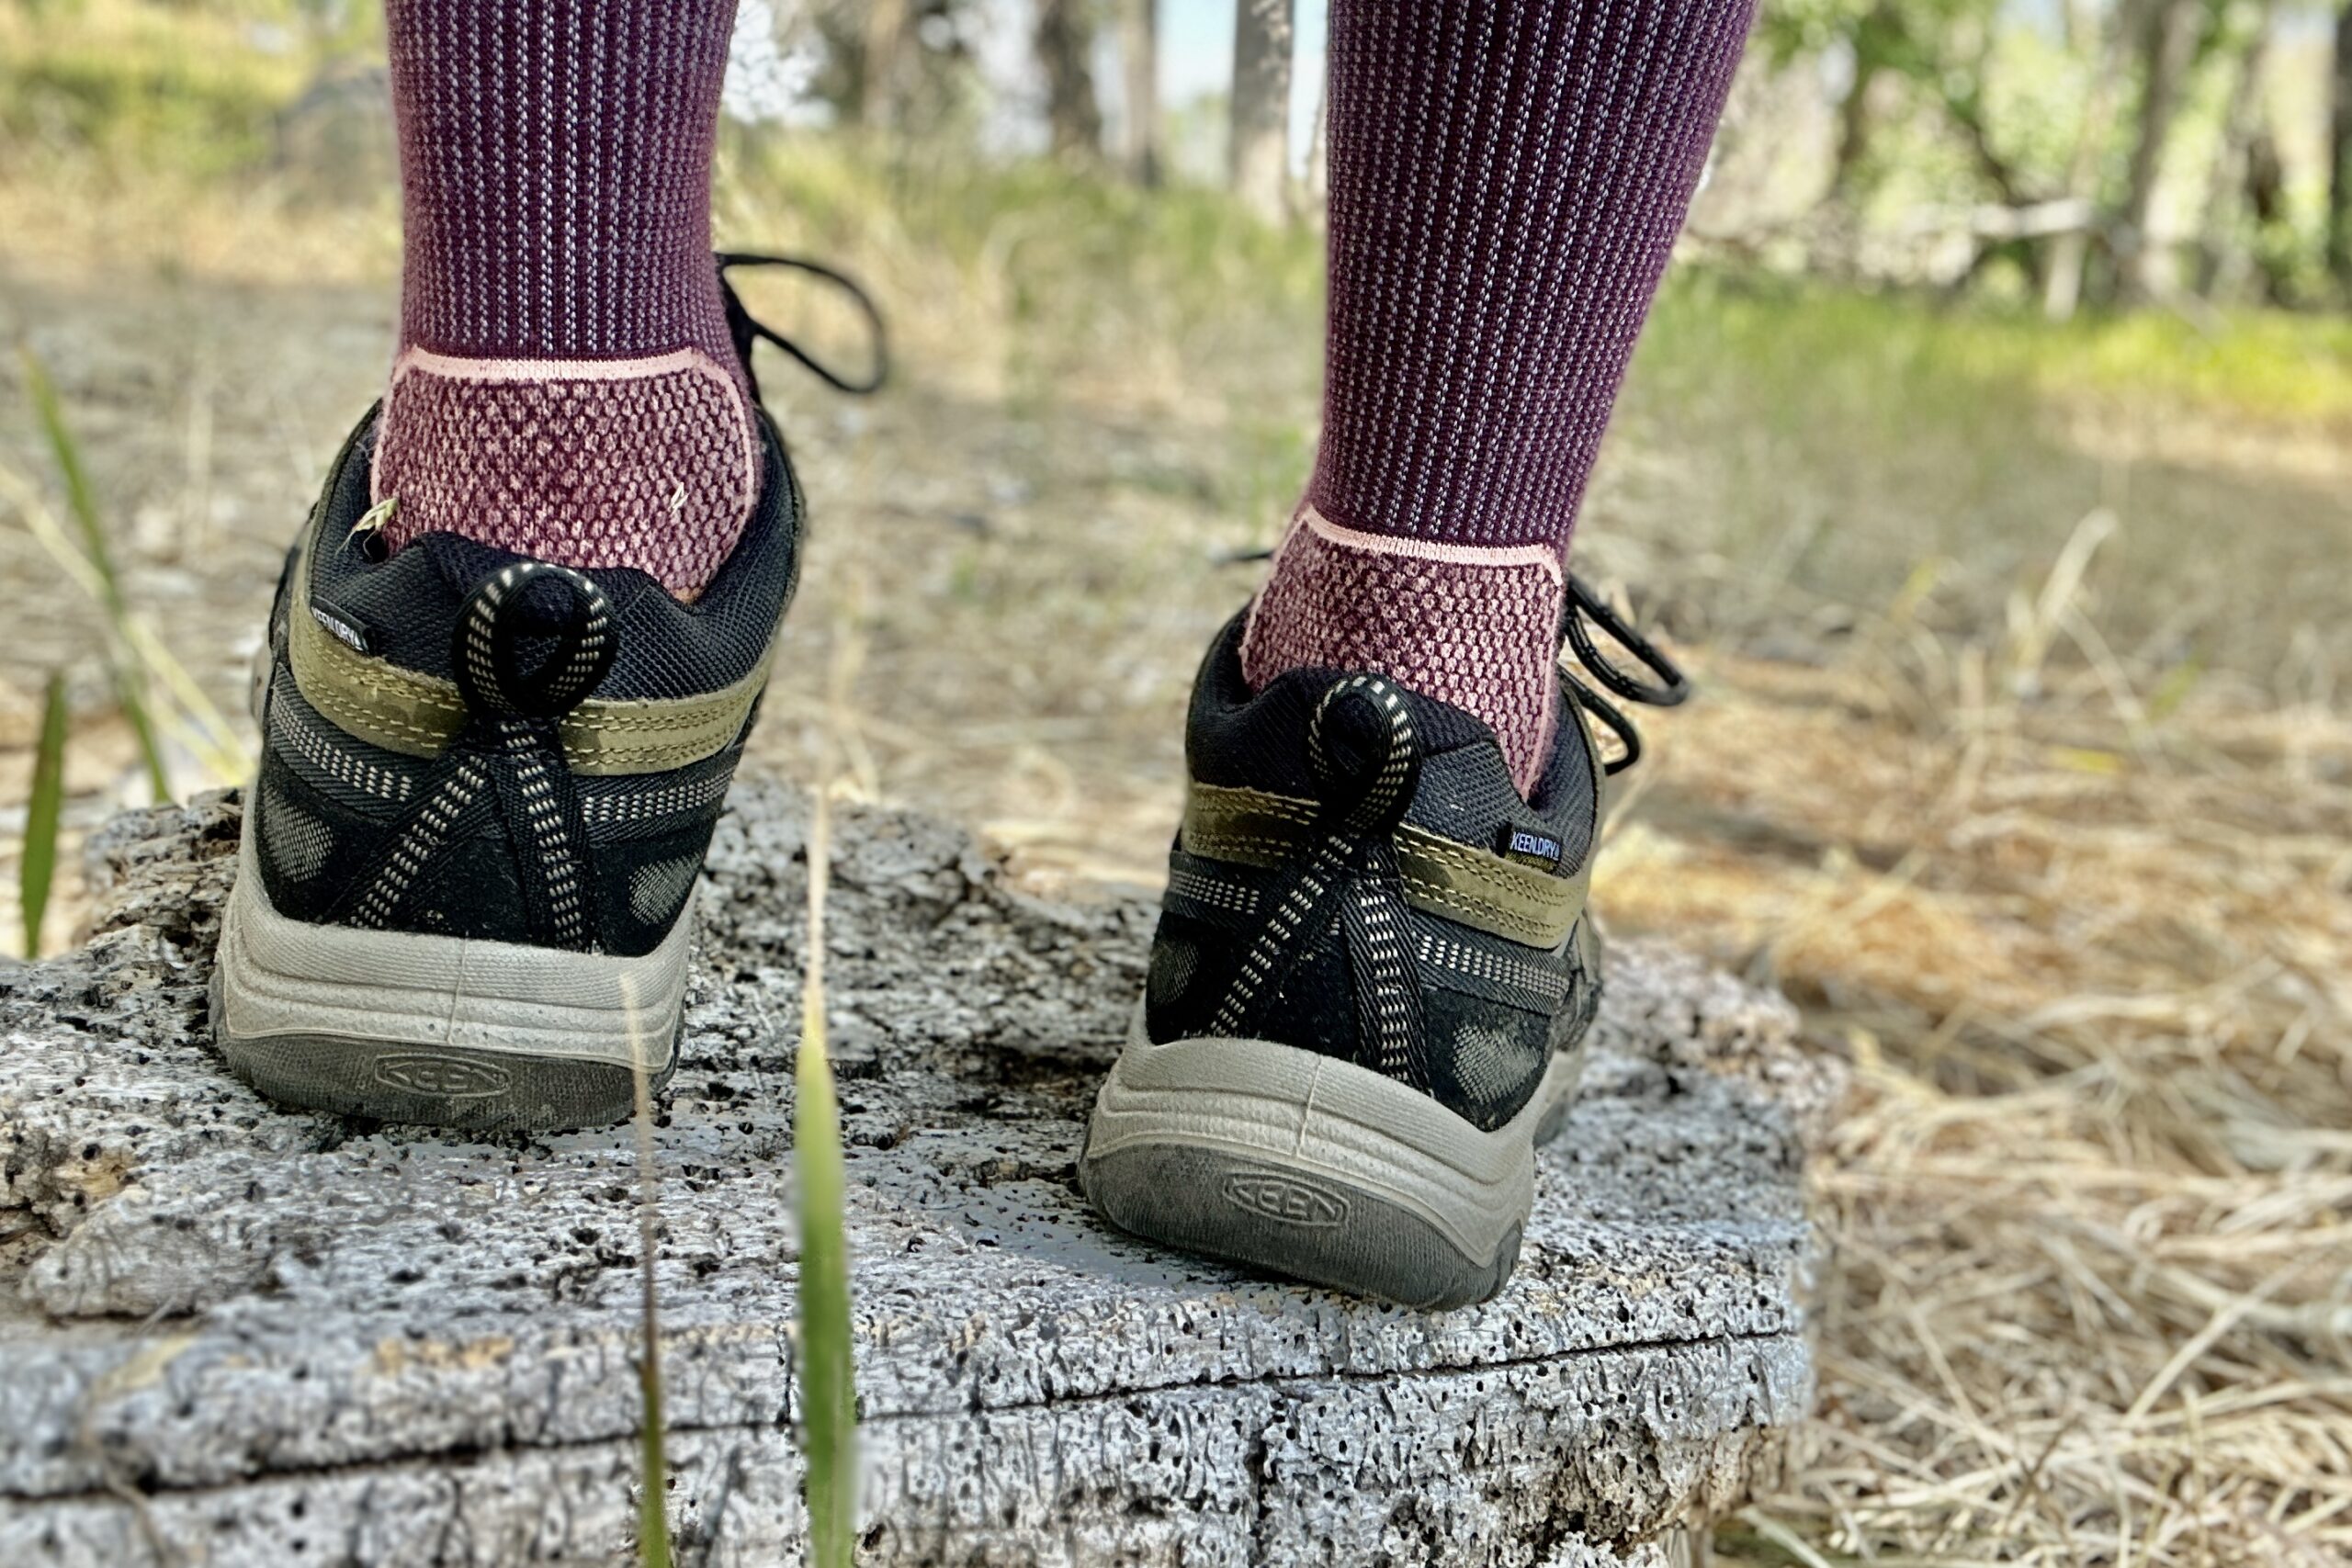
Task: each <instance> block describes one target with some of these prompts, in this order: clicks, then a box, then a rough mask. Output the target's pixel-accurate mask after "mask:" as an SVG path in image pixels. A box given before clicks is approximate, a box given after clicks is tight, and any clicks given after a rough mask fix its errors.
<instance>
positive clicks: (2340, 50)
mask: <svg viewBox="0 0 2352 1568" xmlns="http://www.w3.org/2000/svg"><path fill="white" fill-rule="evenodd" d="M2327 152H2328V158H2327V176H2328V177H2327V270H2328V276H2331V277H2333V278H2335V281H2336V283H2337V285H2338V286H2339V287H2342V288H2352V5H2347V6H2346V7H2345V8H2344V9H2343V10H2342V11H2340V12H2338V13H2337V14H2336V17H2335V70H2334V71H2333V72H2332V73H2331V74H2330V77H2329V96H2328V112H2327Z"/></svg>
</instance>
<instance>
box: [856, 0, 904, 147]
mask: <svg viewBox="0 0 2352 1568" xmlns="http://www.w3.org/2000/svg"><path fill="white" fill-rule="evenodd" d="M913 41H914V28H912V27H911V26H910V17H908V15H907V0H866V6H865V49H864V50H863V51H861V52H860V58H861V60H862V61H863V62H864V69H863V70H861V71H860V72H859V73H858V93H857V118H858V123H859V124H861V125H864V126H865V127H866V128H867V129H869V130H879V129H881V128H882V127H884V126H888V125H891V124H894V123H896V121H897V120H898V118H899V99H900V98H901V96H903V95H904V93H905V90H906V76H907V64H908V61H907V55H908V53H909V46H910V45H911V44H912V43H913Z"/></svg>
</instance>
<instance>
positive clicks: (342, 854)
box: [212, 258, 881, 1131]
mask: <svg viewBox="0 0 2352 1568" xmlns="http://www.w3.org/2000/svg"><path fill="white" fill-rule="evenodd" d="M722 260H723V261H724V262H726V263H728V264H730V265H731V264H737V263H741V262H744V261H752V262H761V261H769V260H771V258H722ZM782 265H806V264H799V263H795V262H791V261H789V260H786V261H784V262H783V263H782ZM809 270H815V271H820V272H821V270H822V269H817V268H813V267H812V268H810V269H809ZM824 276H831V277H835V278H836V280H837V281H841V282H843V283H844V284H846V280H842V279H838V277H837V275H832V274H825V275H824ZM847 287H849V288H851V291H852V293H853V294H855V293H856V290H855V288H854V285H848V286H847ZM727 298H728V302H729V317H730V321H733V323H734V325H735V337H736V342H737V347H738V350H739V352H740V353H741V354H743V355H745V358H746V364H747V366H748V363H749V355H750V349H751V338H752V335H753V334H754V333H756V334H759V335H770V336H772V335H773V334H769V333H766V330H765V329H764V328H762V327H759V326H758V325H757V323H755V322H752V321H750V318H749V317H748V316H747V315H745V314H744V313H743V312H742V310H741V306H740V304H739V303H737V302H736V301H735V299H734V296H733V293H732V290H731V289H730V290H729V291H728V295H727ZM857 298H858V299H859V302H860V303H861V304H863V303H864V299H863V296H862V295H859V296H857ZM866 309H867V310H868V313H869V316H870V314H871V307H870V306H867V307H866ZM787 346H789V345H787ZM879 350H880V340H879V336H878V331H877V336H876V375H875V378H874V379H873V380H872V381H871V382H869V383H867V384H866V386H865V387H863V388H860V387H854V386H850V385H849V384H848V383H845V382H843V381H842V380H841V379H840V378H836V377H833V376H831V374H830V373H829V372H824V371H822V369H821V367H820V374H825V375H826V377H827V379H829V380H831V381H832V382H833V384H834V385H836V386H841V387H842V388H843V389H847V390H852V391H856V390H870V389H871V388H872V386H873V385H876V384H878V382H879V379H880V374H881V371H880V354H879ZM794 352H795V353H796V354H797V350H795V351H794ZM803 357H804V358H805V356H803ZM754 386H756V383H754ZM753 412H754V414H755V418H756V422H757V423H758V426H759V430H760V440H761V445H762V448H763V466H762V481H761V487H760V495H759V500H758V502H756V504H755V505H754V506H753V508H752V516H751V519H750V521H749V523H748V524H747V525H745V527H744V529H743V533H742V536H741V538H740V540H739V541H738V542H737V544H736V547H735V549H734V553H733V554H732V555H731V556H730V557H729V559H728V561H727V563H726V564H725V565H724V566H723V567H721V568H720V569H719V571H718V575H717V576H716V577H715V578H713V579H712V581H711V582H710V584H709V586H708V587H707V589H706V590H705V591H704V592H703V593H702V595H701V596H700V597H699V598H698V599H697V600H696V601H695V603H694V604H681V603H679V602H678V601H677V600H676V599H674V598H673V597H672V596H671V595H670V594H669V593H668V592H666V591H665V590H664V589H663V588H662V585H661V584H660V583H659V582H657V581H654V580H653V579H652V578H651V577H650V576H648V575H646V574H645V573H643V572H641V571H638V570H635V569H633V568H616V569H610V570H574V569H572V568H570V567H564V566H557V565H552V564H550V563H548V562H545V561H538V560H532V559H528V558H524V557H521V556H517V555H515V554H513V553H511V552H509V551H506V550H502V549H497V548H494V547H490V546H487V545H483V544H480V543H478V542H476V541H474V540H471V539H466V538H461V537H458V536H455V535H450V534H428V535H425V536H423V537H421V538H418V539H416V540H414V541H413V542H412V543H411V544H410V545H408V546H407V547H405V548H404V549H402V550H401V551H400V552H399V553H398V554H397V555H394V556H392V557H391V558H390V559H386V558H384V552H383V550H382V548H381V546H380V543H379V541H378V540H377V539H376V537H375V536H374V532H373V525H374V519H373V518H371V516H370V514H369V506H368V460H369V456H370V453H371V451H372V449H373V445H374V441H375V434H376V420H377V415H376V413H374V412H370V414H369V415H368V417H367V418H366V419H364V420H362V421H361V423H360V424H359V427H358V429H357V430H356V431H355V432H354V433H353V434H352V436H351V438H350V440H349V441H348V442H347V443H346V444H345V446H344V449H343V452H342V455H341V456H340V457H337V458H336V460H335V464H334V470H333V472H332V473H331V475H330V477H329V479H328V480H327V486H326V492H325V494H324V496H323V497H322V499H321V501H320V502H319V504H318V506H317V507H316V509H315V510H314V511H313V512H312V513H311V520H310V524H309V525H308V526H307V527H306V528H305V529H304V530H303V533H302V535H301V536H300V538H299V539H298V540H297V542H296V544H295V546H294V548H293V550H292V551H291V552H290V554H289V556H288V561H287V566H286V571H285V575H284V577H283V578H282V579H281V580H280V581H279V583H278V589H277V604H276V606H275V607H274V608H273V610H272V611H271V614H270V622H269V639H268V646H267V647H266V649H264V650H263V661H264V662H263V667H262V668H261V669H259V670H258V671H256V680H255V693H254V705H255V712H254V716H255V719H256V721H257V722H258V723H259V725H260V727H261V731H262V760H261V766H260V770H259V772H258V773H257V774H256V775H255V778H254V784H253V786H252V788H251V789H250V791H249V792H248V794H247V797H246V815H245V832H244V837H243V844H242V845H241V847H240V852H239V863H238V876H237V883H236V886H235V889H234V891H233V892H232V895H231V897H230V900H229V905H228V908H227V910H226V911H225V913H224V916H223V919H222V922H221V931H220V959H219V963H218V964H217V965H216V967H215V970H214V975H213V982H212V1021H213V1031H214V1036H215V1039H216V1040H217V1041H218V1043H219V1044H220V1050H221V1052H222V1054H223V1055H225V1056H226V1057H227V1058H228V1060H229V1064H230V1066H232V1068H234V1069H235V1070H236V1072H237V1073H238V1074H239V1075H240V1076H241V1077H244V1078H245V1079H246V1080H247V1081H249V1082H250V1083H252V1084H253V1085H254V1088H255V1089H259V1090H261V1091H262V1092H263V1093H264V1094H266V1095H268V1096H269V1097H270V1098H272V1099H274V1100H283V1101H286V1102H288V1103H291V1104H295V1105H301V1106H308V1107H313V1108H317V1109H321V1110H327V1111H342V1112H345V1113H351V1114H357V1115H365V1116H369V1117H374V1118H378V1119H380V1120H384V1121H391V1122H431V1123H435V1124H438V1125H441V1126H447V1127H456V1128H464V1129H468V1130H474V1131H492V1130H499V1129H508V1128H534V1129H543V1128H555V1127H574V1126H591V1125H597V1124H602V1123H605V1122H615V1121H617V1120H620V1119H621V1118H623V1117H625V1116H627V1115H628V1113H629V1111H630V1107H631V1104H632V1101H633V1099H634V1091H635V1082H634V1077H635V1072H636V1070H637V1065H638V1064H639V1063H640V1062H641V1063H642V1067H643V1070H644V1071H645V1073H646V1074H647V1075H648V1076H649V1077H650V1078H651V1079H652V1080H653V1082H654V1083H655V1084H656V1085H658V1084H659V1083H660V1082H661V1081H662V1080H663V1079H666V1078H667V1077H668V1076H669V1073H670V1071H671V1070H672V1067H673V1065H674V1061H675V1055H676V1041H677V1036H678V1032H679V1027H680V1021H681V1017H682V1014H683V1012H684V1003H685V992H686V979H687V973H688V966H689V958H690V951H689V950H690V948H691V946H692V943H693V938H694V920H693V919H692V918H691V909H692V905H693V899H694V891H695V882H696V879H697V877H698V875H699V874H700V872H701V869H702V861H703V855H704V852H705V851H706V850H707V847H708V845H709V842H710V835H711V829H712V828H713V826H714V825H715V824H716V823H717V821H718V814H719V810H720V808H721V806H722V804H723V803H724V800H725V797H726V794H727V787H728V784H729V780H730V779H731V778H732V777H733V775H734V772H735V765H736V763H737V762H738V761H740V760H741V757H742V754H743V743H744V740H745V739H746V738H747V737H748V735H749V734H750V731H751V726H752V716H753V714H754V712H755V711H756V709H757V708H758V705H759V701H760V695H761V693H762V691H763V688H764V686H765V684H766V682H767V679H768V674H769V667H770V663H771V660H773V658H774V655H775V639H776V636H777V633H778V630H779V623H780V621H781V619H782V616H783V614H784V610H785V606H786V604H788V603H789V602H790V600H791V597H792V591H793V588H794V585H795V582H796V581H797V575H798V563H799V553H800V552H799V547H800V535H801V528H802V498H801V494H800V490H799V486H798V482H797V479H795V478H794V476H793V471H792V467H791V464H790V463H789V462H788V461H787V459H786V456H785V451H784V446H783V444H782V442H781V440H780V439H779V438H778V436H777V434H776V431H775V426H774V425H773V423H770V422H769V421H768V419H767V418H766V416H765V415H764V414H762V413H759V412H758V411H757V410H756V408H755V409H754V411H753Z"/></svg>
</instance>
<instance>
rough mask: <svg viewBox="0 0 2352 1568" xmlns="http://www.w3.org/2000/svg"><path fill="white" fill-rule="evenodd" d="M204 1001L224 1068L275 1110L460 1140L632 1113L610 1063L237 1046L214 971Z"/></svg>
mask: <svg viewBox="0 0 2352 1568" xmlns="http://www.w3.org/2000/svg"><path fill="white" fill-rule="evenodd" d="M211 1003H212V1008H211V1011H212V1032H213V1039H214V1041H215V1043H217V1044H218V1045H219V1046H220V1055H222V1057H223V1058H225V1059H226V1060H227V1062H228V1064H229V1069H230V1071H232V1072H233V1073H235V1074H236V1075H237V1077H240V1078H242V1079H243V1080H244V1082H246V1083H248V1084H250V1085H252V1086H253V1088H254V1091H255V1092H257V1093H259V1094H261V1095H262V1096H264V1097H265V1098H266V1099H269V1100H275V1101H276V1102H277V1103H278V1104H280V1105H288V1106H294V1107H298V1108H300V1109H302V1110H305V1111H331V1112H334V1114H336V1115H340V1116H364V1117H367V1118H368V1119H370V1120H372V1121H377V1122H403V1123H408V1124H412V1125H419V1126H428V1127H446V1128H447V1129H449V1130H451V1131H453V1132H464V1133H510V1132H555V1131H558V1130H560V1129H564V1128H572V1127H609V1126H611V1125H613V1124H614V1123H616V1122H625V1121H627V1120H628V1118H629V1116H630V1115H631V1114H632V1113H633V1111H635V1109H636V1104H637V1085H636V1083H635V1081H634V1079H635V1076H636V1075H635V1073H634V1072H633V1071H632V1069H630V1068H628V1067H625V1066H619V1065H618V1064H616V1063H610V1062H592V1061H582V1060H578V1059H566V1058H563V1057H550V1056H525V1055H514V1054H512V1053H507V1052H499V1051H485V1050H476V1049H471V1048H469V1047H466V1046H460V1045H447V1044H433V1045H429V1046H428V1045H423V1044H417V1043H406V1042H401V1041H390V1040H361V1039H356V1038H354V1037H352V1036H350V1035H344V1034H266V1035H259V1036H255V1037H253V1038H250V1039H241V1038H239V1037H237V1036H236V1035H233V1034H231V1033H230V1032H228V1030H227V1029H226V1028H225V1027H223V1025H222V1022H221V1011H222V1009H221V981H220V971H219V970H217V969H216V970H214V971H213V976H212V985H211ZM676 1042H677V1033H676V1032H675V1031H674V1030H673V1032H672V1033H671V1035H670V1037H669V1038H668V1039H666V1040H665V1041H664V1042H663V1043H662V1062H663V1065H662V1067H661V1068H660V1069H659V1070H658V1071H657V1072H656V1073H655V1074H654V1075H653V1077H652V1080H651V1082H650V1084H649V1085H648V1089H649V1092H653V1093H658V1092H660V1090H661V1089H662V1087H663V1086H664V1085H666V1084H668V1083H669V1081H670V1077H671V1075H672V1074H673V1073H675V1072H676V1071H677V1044H676Z"/></svg>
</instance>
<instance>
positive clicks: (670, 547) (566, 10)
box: [373, 0, 758, 598]
mask: <svg viewBox="0 0 2352 1568" xmlns="http://www.w3.org/2000/svg"><path fill="white" fill-rule="evenodd" d="M385 9H386V18H387V24H388V28H389V33H390V57H391V74H392V102H393V107H394V110H395V114H396V117H397V119H398V122H399V127H400V145H401V194H402V198H403V203H404V213H403V232H404V239H405V251H404V259H403V265H402V273H401V355H400V357H399V358H398V359H397V360H396V361H395V363H394V366H393V373H392V382H391V388H390V392H389V394H388V395H387V397H386V400H385V408H384V416H383V423H382V426H381V429H380V431H379V435H378V439H377V446H376V458H375V468H374V473H373V487H374V491H375V494H376V497H377V499H379V500H383V499H385V498H387V497H390V498H395V499H397V501H398V503H399V504H398V506H397V508H396V510H395V511H394V513H393V515H392V518H391V521H390V524H389V525H388V527H387V536H388V541H389V543H390V544H391V546H392V547H394V548H398V547H400V546H401V545H403V544H405V543H407V542H408V541H409V540H411V539H413V538H414V537H416V536H418V535H420V534H424V533H427V532H431V531H435V530H442V531H447V532H450V533H456V534H463V535H466V536H469V537H471V538H476V539H480V540H482V541H483V542H485V543H488V544H493V545H500V546H503V547H506V548H509V549H514V550H518V551H521V552H523V553H525V554H526V555H532V556H537V557H538V558H542V559H547V560H554V561H560V562H562V563H564V564H566V565H570V566H590V567H609V566H634V567H638V568H639V569H641V570H645V571H646V572H648V573H650V575H652V576H653V577H654V578H656V579H657V580H659V581H661V582H662V585H663V586H664V587H666V588H668V589H669V590H670V591H671V592H673V593H677V594H679V595H681V596H682V597H689V598H690V597H692V596H693V595H695V593H697V592H700V591H701V589H702V588H703V587H704V586H706V585H707V583H708V582H709V581H710V579H711V577H712V575H713V574H714V573H716V571H717V570H718V567H719V565H720V564H721V563H722V562H723V561H725V560H726V558H727V557H728V555H729V553H730V552H731V551H732V549H733V547H734V544H735V541H736V539H737V538H738V537H739V536H741V532H742V529H743V525H744V522H745V520H746V519H747V518H748V517H749V516H750V514H751V509H752V502H753V500H754V499H755V498H756V493H757V485H758V460H757V450H758V448H757V445H756V440H755V437H754V434H753V426H752V416H751V412H750V400H749V398H748V396H747V395H746V392H745V389H744V387H743V384H742V380H741V370H740V367H738V366H737V364H736V361H735V354H734V349H733V346H732V344H731V343H730V342H729V337H728V332H727V317H726V311H725V309H724V307H723V305H722V304H721V303H720V299H719V292H718V276H717V274H716V273H715V272H714V270H713V267H712V263H711V256H710V163H711V150H712V143H713V141H714V140H715V138H716V134H717V129H718V92H719V85H720V83H721V81H722V79H723V77H724V75H725V73H726V65H727V44H728V39H729V34H730V33H731V31H732V29H733V26H734V14H735V0H604V3H602V4H599V5H594V6H586V5H580V4H577V3H567V0H387V5H386V8H385Z"/></svg>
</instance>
